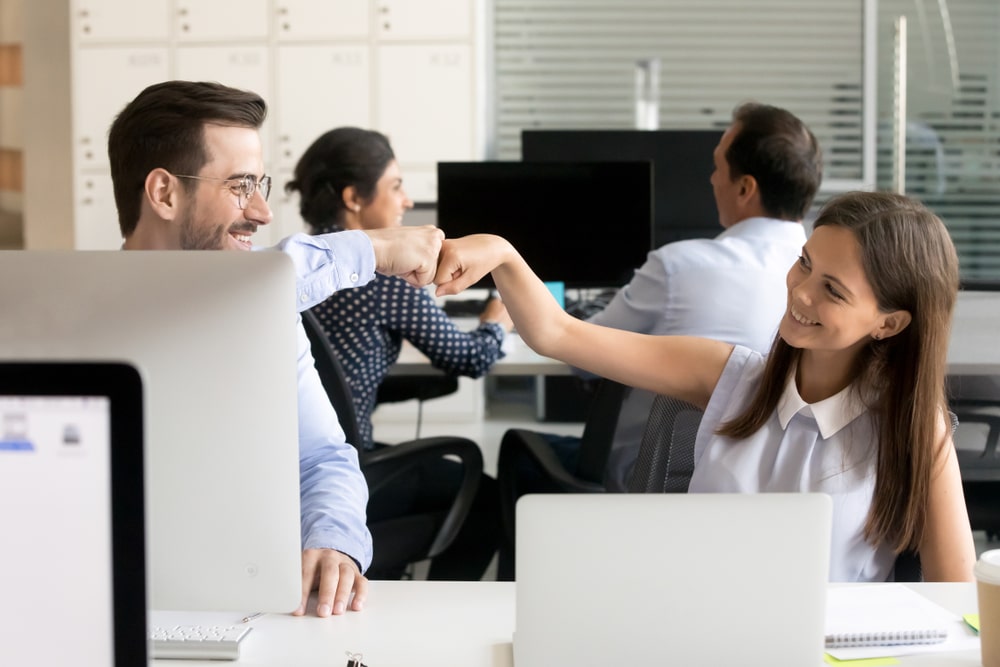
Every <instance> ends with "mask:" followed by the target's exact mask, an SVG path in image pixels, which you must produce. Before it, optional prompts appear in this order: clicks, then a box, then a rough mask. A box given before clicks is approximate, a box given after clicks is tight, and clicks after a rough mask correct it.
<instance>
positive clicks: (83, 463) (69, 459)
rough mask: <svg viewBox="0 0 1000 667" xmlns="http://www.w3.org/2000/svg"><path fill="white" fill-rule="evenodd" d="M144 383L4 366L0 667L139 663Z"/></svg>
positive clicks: (107, 372) (118, 369) (108, 367)
mask: <svg viewBox="0 0 1000 667" xmlns="http://www.w3.org/2000/svg"><path fill="white" fill-rule="evenodd" d="M142 439H143V429H142V382H141V379H140V377H139V374H138V372H136V370H135V369H134V368H132V367H131V366H129V365H127V364H121V363H101V362H93V363H62V362H53V363H50V362H44V363H40V362H24V361H19V362H3V361H0V506H2V507H3V510H2V511H0V535H3V548H2V550H0V564H2V566H0V591H2V594H0V627H2V628H3V641H0V664H2V665H69V664H77V663H80V662H84V663H86V664H94V665H106V666H107V667H112V666H113V667H132V666H134V665H145V664H146V623H145V618H146V586H145V569H144V555H143V554H144V549H145V544H144V541H143V534H144V533H143V488H142V487H143V468H142Z"/></svg>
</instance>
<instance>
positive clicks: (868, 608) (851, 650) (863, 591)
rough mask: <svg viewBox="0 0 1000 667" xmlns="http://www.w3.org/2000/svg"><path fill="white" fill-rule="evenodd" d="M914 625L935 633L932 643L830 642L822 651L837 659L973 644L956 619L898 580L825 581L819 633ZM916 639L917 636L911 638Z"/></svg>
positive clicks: (865, 631)
mask: <svg viewBox="0 0 1000 667" xmlns="http://www.w3.org/2000/svg"><path fill="white" fill-rule="evenodd" d="M920 629H924V630H928V629H930V631H931V632H934V633H941V634H940V636H942V637H943V639H939V640H936V642H935V643H926V640H924V643H914V641H911V643H898V642H896V643H893V644H892V645H867V646H852V647H846V648H831V647H830V645H829V644H828V645H827V649H826V650H827V653H829V654H830V655H832V656H833V657H835V658H837V659H840V660H850V659H860V658H868V657H880V656H897V655H909V654H913V653H927V652H937V651H956V650H965V649H969V648H975V647H976V646H978V638H977V637H976V636H975V633H974V632H973V631H972V630H971V629H969V628H968V627H967V626H966V624H965V623H964V622H963V621H962V619H961V618H960V617H959V616H958V615H957V614H954V613H952V612H950V611H949V610H947V609H945V608H944V607H941V606H940V605H938V604H936V603H934V602H932V601H930V600H928V599H927V598H925V597H923V596H922V595H920V594H919V593H917V592H915V591H913V590H912V589H910V588H907V587H906V586H903V585H902V584H894V583H889V584H866V585H862V586H831V587H830V588H829V590H828V592H827V616H826V625H825V634H826V635H827V636H828V637H830V636H832V635H838V634H844V633H851V632H855V633H861V634H875V633H879V632H885V633H901V634H904V635H905V633H907V632H913V633H914V634H915V633H916V632H917V631H919V630H920ZM917 641H919V640H917Z"/></svg>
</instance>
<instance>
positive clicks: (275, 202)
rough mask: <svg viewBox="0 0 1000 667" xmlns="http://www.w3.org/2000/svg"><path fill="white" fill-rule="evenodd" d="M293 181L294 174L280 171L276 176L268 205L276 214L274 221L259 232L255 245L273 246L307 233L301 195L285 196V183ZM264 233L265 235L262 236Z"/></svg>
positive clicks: (255, 238)
mask: <svg viewBox="0 0 1000 667" xmlns="http://www.w3.org/2000/svg"><path fill="white" fill-rule="evenodd" d="M290 180H292V172H290V171H279V172H278V173H277V174H275V176H274V184H273V185H272V187H271V198H270V199H269V200H268V203H269V204H270V205H271V211H272V212H273V213H274V220H273V221H272V222H271V224H269V225H268V226H267V227H264V228H260V229H258V230H257V234H256V236H255V237H254V243H256V244H257V245H273V244H275V243H277V242H278V241H280V240H281V239H283V238H285V237H286V236H291V235H292V234H295V233H297V232H304V231H306V226H305V223H303V222H302V218H300V217H299V194H298V193H297V192H295V193H292V194H285V183H287V182H288V181H290ZM262 232H263V234H262Z"/></svg>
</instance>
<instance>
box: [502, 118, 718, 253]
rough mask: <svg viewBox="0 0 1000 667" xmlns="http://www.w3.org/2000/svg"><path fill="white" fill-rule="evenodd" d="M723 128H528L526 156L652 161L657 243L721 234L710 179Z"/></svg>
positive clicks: (524, 134)
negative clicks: (715, 151) (714, 155)
mask: <svg viewBox="0 0 1000 667" xmlns="http://www.w3.org/2000/svg"><path fill="white" fill-rule="evenodd" d="M721 137H722V131H721V130H523V131H522V132H521V157H522V158H523V159H524V160H528V161H532V162H542V161H557V162H565V161H581V160H650V161H652V163H653V203H654V205H653V245H654V246H655V247H657V248H658V247H660V246H661V245H663V244H665V243H670V242H672V241H680V240H683V239H692V238H712V237H714V236H717V235H718V234H719V233H721V232H722V228H721V227H720V226H719V213H718V210H717V209H716V206H715V197H714V195H713V194H712V185H711V184H710V183H709V178H710V177H711V175H712V169H713V168H714V167H713V163H712V152H713V151H714V150H715V147H716V145H718V143H719V139H720V138H721Z"/></svg>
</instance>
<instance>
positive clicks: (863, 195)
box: [718, 192, 958, 552]
mask: <svg viewBox="0 0 1000 667" xmlns="http://www.w3.org/2000/svg"><path fill="white" fill-rule="evenodd" d="M825 225H830V226H838V227H843V228H845V229H849V230H851V232H852V233H853V234H854V237H855V238H856V239H857V241H858V243H859V245H860V246H861V261H862V265H863V267H864V272H865V276H866V277H867V279H868V282H869V283H870V284H871V286H872V291H873V292H874V294H875V298H876V300H877V301H878V306H879V309H880V310H881V311H882V312H886V313H888V312H892V311H895V310H905V311H908V312H909V313H910V315H911V316H912V321H911V322H910V324H909V326H907V327H906V328H905V329H904V330H903V331H901V332H900V333H898V334H897V335H895V336H892V337H890V338H886V339H883V340H874V339H872V340H871V341H869V343H868V345H867V346H865V347H864V348H863V349H862V351H861V353H860V355H859V356H858V359H857V361H856V367H855V369H854V377H855V379H854V388H855V390H856V391H857V392H858V393H859V395H860V396H861V398H862V399H863V400H865V401H866V403H867V405H868V406H869V409H870V410H871V411H872V413H873V415H874V418H875V424H876V427H875V428H876V433H878V438H879V441H878V443H877V446H878V459H877V464H876V481H875V491H874V495H873V498H872V505H871V509H870V511H869V513H868V520H867V522H866V524H865V538H866V539H867V540H868V541H869V542H871V543H873V544H882V543H889V544H891V545H892V546H893V548H894V549H895V550H896V551H897V552H899V551H902V550H904V549H915V548H917V547H918V546H919V544H920V541H921V539H922V538H923V532H924V517H925V514H926V507H927V501H928V493H929V488H930V479H931V473H932V469H933V464H934V460H935V455H936V445H937V442H936V440H935V432H936V426H937V424H938V423H939V419H940V418H941V414H942V410H946V409H947V403H946V400H945V390H944V386H945V363H946V356H947V351H948V336H949V332H950V329H951V317H952V312H953V310H954V307H955V299H956V294H957V292H958V257H957V255H956V253H955V247H954V245H952V242H951V238H950V237H949V236H948V231H947V230H946V229H945V226H944V224H943V223H942V222H941V220H940V219H939V218H938V217H937V216H935V215H934V214H933V213H931V212H930V211H929V210H928V209H927V208H925V207H924V206H923V205H921V204H920V203H918V202H915V201H913V200H911V199H908V198H906V197H903V196H901V195H895V194H890V193H878V192H854V193H848V194H846V195H841V196H840V197H837V198H836V199H833V200H831V201H830V202H828V203H827V205H826V206H825V207H824V208H823V210H822V211H821V212H820V216H819V218H818V219H817V220H816V223H815V224H814V228H818V227H822V226H825ZM800 355H801V350H798V349H795V348H793V347H791V346H790V345H788V344H787V343H786V342H785V341H784V340H782V339H781V337H780V336H778V337H776V338H775V340H774V343H773V345H772V346H771V353H770V355H769V356H768V359H767V362H766V365H765V368H764V374H763V379H762V382H761V384H760V386H759V387H758V388H757V391H756V393H755V394H754V396H753V399H752V400H751V402H750V404H749V405H748V406H747V408H746V410H745V411H744V412H743V413H742V414H740V415H738V416H737V417H735V418H733V419H732V420H730V421H728V422H726V423H725V424H722V425H721V426H720V427H719V430H718V433H719V434H720V435H725V436H729V437H732V438H738V439H742V438H746V437H749V436H750V435H752V434H754V433H756V432H757V431H758V430H759V429H760V428H761V427H762V426H763V425H764V423H765V422H767V420H768V419H770V417H771V415H772V414H773V412H774V410H775V409H776V407H777V404H778V399H779V398H780V397H781V393H782V391H783V390H784V387H785V384H786V382H787V379H788V375H789V373H790V372H791V371H792V369H793V368H795V365H796V362H797V361H798V359H799V357H800Z"/></svg>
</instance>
